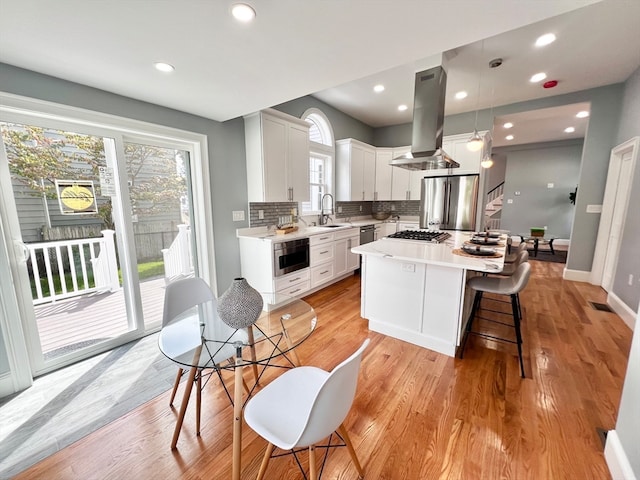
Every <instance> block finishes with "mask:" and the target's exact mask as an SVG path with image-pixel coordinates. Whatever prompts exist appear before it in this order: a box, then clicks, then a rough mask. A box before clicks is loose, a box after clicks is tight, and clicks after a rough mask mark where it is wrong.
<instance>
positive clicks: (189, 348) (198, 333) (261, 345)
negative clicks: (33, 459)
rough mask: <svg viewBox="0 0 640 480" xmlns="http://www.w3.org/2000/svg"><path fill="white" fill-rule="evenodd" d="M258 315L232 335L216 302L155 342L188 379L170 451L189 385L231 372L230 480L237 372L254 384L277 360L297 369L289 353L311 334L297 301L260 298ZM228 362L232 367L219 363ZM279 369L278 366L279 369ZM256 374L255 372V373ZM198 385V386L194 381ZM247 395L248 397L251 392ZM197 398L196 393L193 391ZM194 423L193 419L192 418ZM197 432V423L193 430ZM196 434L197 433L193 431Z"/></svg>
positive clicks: (236, 439) (238, 424)
mask: <svg viewBox="0 0 640 480" xmlns="http://www.w3.org/2000/svg"><path fill="white" fill-rule="evenodd" d="M261 295H262V298H263V300H264V307H263V311H262V313H261V314H260V317H258V320H257V321H256V322H255V324H253V325H252V326H251V327H247V328H241V329H236V328H233V327H230V326H228V325H226V324H225V323H224V322H223V321H222V320H221V319H220V317H219V316H218V313H217V301H216V300H213V301H210V302H206V303H202V304H200V305H198V306H196V307H193V308H191V309H189V310H187V311H185V312H183V313H181V314H179V315H178V316H176V317H175V318H174V319H172V320H170V321H169V322H168V323H167V324H166V325H165V326H164V327H162V330H161V331H160V335H159V337H158V347H159V348H160V351H161V352H162V353H163V354H164V355H165V356H166V357H167V358H169V359H170V360H172V361H174V362H176V363H177V364H178V365H179V366H181V367H183V368H185V369H189V378H188V379H187V382H186V384H185V392H184V398H183V401H182V404H181V406H180V413H179V415H178V419H177V422H176V427H175V430H174V435H173V440H172V443H171V448H172V449H175V448H176V444H177V442H178V437H179V435H180V430H181V428H182V423H183V421H184V416H185V413H186V409H187V405H188V402H189V397H190V395H191V390H192V388H193V383H194V381H196V380H197V379H198V378H199V375H200V374H201V373H202V370H203V369H208V368H216V367H217V368H219V369H227V370H234V373H235V381H234V383H235V384H234V393H233V398H232V401H233V406H234V431H233V479H234V480H237V479H239V478H240V466H241V465H240V451H241V443H240V442H241V437H242V407H243V405H244V403H245V400H244V399H243V386H244V385H245V382H244V377H243V375H242V374H243V369H244V367H245V366H250V367H251V368H252V370H253V376H254V378H255V385H254V387H253V388H255V386H256V385H257V384H258V380H259V379H260V377H261V375H262V373H263V372H264V369H266V368H267V367H269V366H275V363H274V362H275V361H276V359H283V360H284V362H286V363H287V364H288V365H285V367H287V366H289V367H294V366H298V365H299V364H300V362H299V359H298V357H297V354H296V352H295V350H294V349H295V348H296V347H297V346H298V345H300V344H301V343H302V342H304V341H305V340H306V339H307V338H308V337H309V336H310V335H311V334H312V333H313V331H314V330H315V328H316V323H317V317H316V313H315V311H314V310H313V308H312V307H311V306H310V305H309V304H308V303H306V302H305V301H303V300H300V299H299V298H294V297H290V296H287V295H282V294H276V293H261ZM229 358H233V360H234V361H233V362H230V363H228V364H224V365H221V364H220V362H221V361H224V360H226V359H229ZM279 366H280V367H282V365H279ZM259 368H260V369H261V371H260V372H259ZM198 384H199V381H198ZM253 388H251V389H250V390H249V395H250V394H251V392H252V391H253ZM197 393H198V395H200V392H199V390H198V392H197ZM198 418H199V417H198ZM197 430H199V422H198V426H197ZM198 434H199V431H198Z"/></svg>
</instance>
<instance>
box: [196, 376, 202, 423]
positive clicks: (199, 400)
mask: <svg viewBox="0 0 640 480" xmlns="http://www.w3.org/2000/svg"><path fill="white" fill-rule="evenodd" d="M196 389H197V390H196V435H198V436H200V410H201V406H202V370H199V371H198V376H197V377H196Z"/></svg>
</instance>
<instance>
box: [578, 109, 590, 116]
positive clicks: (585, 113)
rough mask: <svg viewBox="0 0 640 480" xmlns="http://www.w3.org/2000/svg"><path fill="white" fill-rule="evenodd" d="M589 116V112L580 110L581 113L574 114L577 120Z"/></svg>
mask: <svg viewBox="0 0 640 480" xmlns="http://www.w3.org/2000/svg"><path fill="white" fill-rule="evenodd" d="M588 116H589V112H587V111H586V110H582V111H581V112H578V113H576V117H578V118H587V117H588Z"/></svg>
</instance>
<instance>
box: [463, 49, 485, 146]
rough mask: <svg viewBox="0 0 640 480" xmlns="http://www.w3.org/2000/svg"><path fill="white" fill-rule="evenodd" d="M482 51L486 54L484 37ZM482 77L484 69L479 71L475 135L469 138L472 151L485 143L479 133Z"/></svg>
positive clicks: (468, 144) (468, 141)
mask: <svg viewBox="0 0 640 480" xmlns="http://www.w3.org/2000/svg"><path fill="white" fill-rule="evenodd" d="M480 51H481V53H480V56H481V57H482V56H483V54H484V39H483V40H482V47H481V49H480ZM481 78H482V69H481V70H480V72H478V92H477V94H476V121H475V123H474V127H473V135H471V138H470V139H469V140H467V150H469V151H471V152H477V151H478V150H480V149H481V148H482V146H483V145H484V141H483V140H482V137H481V136H480V134H479V133H478V106H479V103H480V79H481Z"/></svg>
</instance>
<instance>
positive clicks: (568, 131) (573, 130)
mask: <svg viewBox="0 0 640 480" xmlns="http://www.w3.org/2000/svg"><path fill="white" fill-rule="evenodd" d="M564 131H565V132H566V133H573V132H575V131H576V129H575V128H573V127H567V128H565V129H564Z"/></svg>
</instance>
